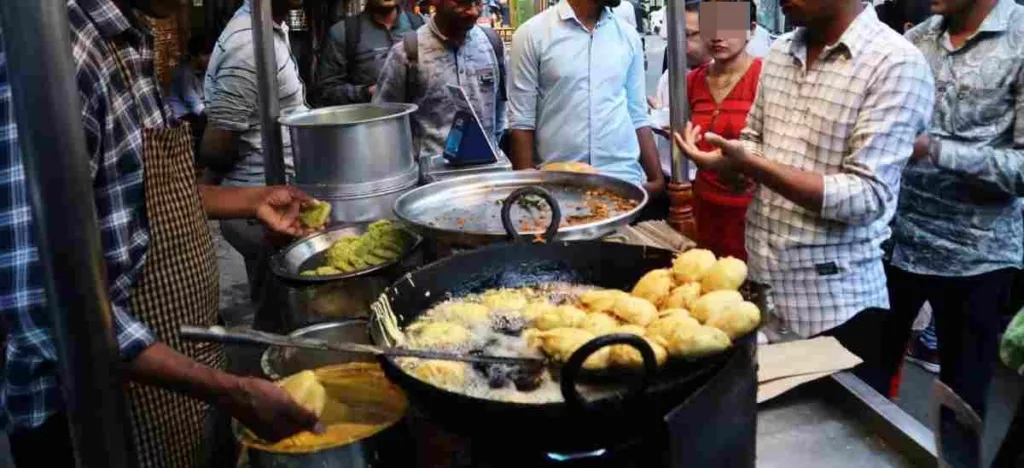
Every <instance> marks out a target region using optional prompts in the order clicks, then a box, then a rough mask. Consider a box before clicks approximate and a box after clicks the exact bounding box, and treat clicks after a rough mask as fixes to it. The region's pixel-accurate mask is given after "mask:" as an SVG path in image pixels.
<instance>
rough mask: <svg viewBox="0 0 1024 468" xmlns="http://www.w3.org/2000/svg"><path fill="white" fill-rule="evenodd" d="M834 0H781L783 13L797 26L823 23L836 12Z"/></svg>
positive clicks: (780, 4)
mask: <svg viewBox="0 0 1024 468" xmlns="http://www.w3.org/2000/svg"><path fill="white" fill-rule="evenodd" d="M835 3H836V2H835V1H834V0H780V1H779V6H780V7H781V8H782V14H784V15H786V18H789V20H790V21H791V22H792V23H793V25H795V26H807V25H809V24H815V23H821V22H822V21H824V20H827V19H829V18H831V17H832V16H833V15H834V14H835V9H836V6H835Z"/></svg>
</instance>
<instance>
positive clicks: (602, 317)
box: [580, 312, 619, 335]
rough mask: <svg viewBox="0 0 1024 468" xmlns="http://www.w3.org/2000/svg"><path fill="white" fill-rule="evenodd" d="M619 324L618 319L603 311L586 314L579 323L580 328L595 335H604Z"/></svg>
mask: <svg viewBox="0 0 1024 468" xmlns="http://www.w3.org/2000/svg"><path fill="white" fill-rule="evenodd" d="M618 326H619V321H618V320H617V319H616V318H615V317H612V316H611V315H608V314H606V313H604V312H594V313H591V314H587V318H586V319H585V320H583V323H582V324H580V328H582V329H584V330H586V331H588V332H590V333H593V334H595V335H606V334H608V333H611V332H612V331H613V330H615V328H616V327H618Z"/></svg>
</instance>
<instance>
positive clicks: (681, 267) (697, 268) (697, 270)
mask: <svg viewBox="0 0 1024 468" xmlns="http://www.w3.org/2000/svg"><path fill="white" fill-rule="evenodd" d="M715 261H716V258H715V254H713V253H711V251H710V250H705V249H690V250H687V251H686V252H683V253H681V254H679V255H677V256H676V258H675V260H673V261H672V275H673V276H674V277H675V279H676V282H677V283H679V284H682V283H689V282H692V281H700V280H701V279H702V278H704V273H706V272H707V271H708V270H709V269H711V267H712V266H714V265H715Z"/></svg>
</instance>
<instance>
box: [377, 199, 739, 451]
mask: <svg viewBox="0 0 1024 468" xmlns="http://www.w3.org/2000/svg"><path fill="white" fill-rule="evenodd" d="M553 211H557V210H553ZM673 255H674V253H673V252H670V251H667V250H661V249H654V248H647V247H642V246H634V245H625V244H614V243H605V242H599V241H581V242H548V243H546V244H535V243H518V244H511V245H499V246H491V247H486V248H482V249H479V250H475V251H470V252H465V253H460V254H456V255H454V256H452V257H449V258H447V259H445V260H442V261H439V262H436V263H434V264H431V265H429V266H426V267H424V268H422V269H419V270H417V271H415V272H412V273H410V274H407V275H405V276H404V277H403V278H401V279H399V280H398V281H397V282H396V283H395V284H393V285H392V286H391V287H389V288H387V289H386V290H385V291H384V293H383V294H382V295H381V297H380V299H378V301H377V302H375V303H374V304H373V305H372V306H371V309H372V310H373V313H372V315H371V320H370V334H371V341H373V342H374V343H375V344H378V345H384V344H387V343H389V342H390V337H389V332H388V331H387V330H388V329H389V327H388V326H387V323H388V322H389V321H390V320H391V319H392V318H393V319H394V320H395V321H396V322H397V325H398V326H399V327H404V326H406V325H408V324H409V323H410V322H412V321H413V320H415V319H416V318H417V317H419V316H420V315H421V314H423V313H424V312H425V311H427V310H428V309H430V308H431V307H432V306H433V305H435V304H437V303H438V302H441V301H444V300H446V299H448V298H450V297H460V296H464V295H467V294H472V293H479V292H483V291H485V290H488V289H494V288H516V287H523V286H531V285H537V284H542V283H547V282H553V281H562V282H571V283H579V284H588V285H594V286H599V287H604V288H616V289H624V290H629V289H630V288H632V286H633V285H634V284H635V283H636V281H637V280H639V279H640V277H641V276H642V275H643V274H644V273H646V272H648V271H650V270H652V269H655V268H664V267H666V266H668V265H670V264H671V261H672V258H673ZM752 336H753V333H751V334H748V335H747V336H745V337H742V338H741V339H739V340H737V342H736V344H735V346H734V347H733V348H732V349H730V350H728V351H726V352H724V353H721V354H719V355H716V356H712V357H709V358H705V359H701V360H697V361H670V362H669V363H668V364H667V365H666V366H665V367H663V368H662V369H660V370H655V367H654V365H653V353H652V352H651V349H650V347H649V346H647V344H646V342H644V341H643V340H642V339H638V338H637V337H633V336H630V335H609V336H606V337H600V338H596V339H595V340H593V341H591V342H590V343H588V344H587V345H586V346H584V347H582V348H581V349H580V350H578V351H577V352H576V353H575V354H574V355H573V356H572V357H571V358H570V359H569V361H568V362H567V363H566V365H565V366H564V367H563V368H562V370H561V387H562V392H563V396H564V397H565V402H564V403H562V402H559V403H546V404H521V403H509V402H499V401H493V400H485V399H481V398H475V397H470V396H467V395H464V394H460V393H455V392H451V391H448V390H444V389H442V388H439V387H436V386H433V385H431V384H428V383H426V382H423V381H421V380H419V379H417V378H415V377H413V376H412V375H410V374H408V373H407V372H405V371H404V370H403V369H401V368H400V367H399V366H398V365H397V364H396V362H395V361H394V360H393V359H390V358H382V359H381V366H382V367H383V369H384V372H385V374H386V375H387V376H388V378H389V379H390V380H391V381H392V382H395V383H396V384H397V385H399V386H400V387H401V388H402V389H403V390H405V392H406V394H407V396H408V397H409V399H410V402H411V403H412V404H413V405H414V406H416V407H418V408H419V409H420V410H421V411H423V412H424V413H426V414H427V416H428V417H430V418H431V419H432V420H435V421H438V422H440V423H441V424H442V425H444V426H446V427H448V428H449V429H451V430H454V431H456V432H458V433H462V434H474V435H475V434H487V435H488V436H489V437H492V438H497V439H501V438H503V437H507V438H508V439H509V441H510V442H514V443H515V444H519V445H520V446H522V445H526V446H543V447H545V448H546V449H549V450H556V449H557V450H565V451H582V450H592V449H595V448H600V447H604V446H607V444H609V443H615V442H616V441H620V440H625V438H627V437H636V435H637V434H638V433H640V431H642V430H644V428H645V427H648V426H649V425H650V421H652V420H657V418H659V417H661V416H663V415H664V414H665V413H666V412H668V411H669V410H670V409H671V408H673V407H675V406H677V405H679V404H680V403H682V402H683V401H684V400H685V399H686V398H687V397H688V396H690V395H692V394H693V393H694V392H695V391H696V390H698V389H700V388H701V387H702V386H703V385H704V384H705V383H706V382H707V381H708V380H709V379H710V378H711V377H713V376H714V375H715V374H716V373H717V371H718V369H720V368H721V367H722V366H723V364H724V363H725V362H726V361H727V360H728V359H729V358H730V356H732V354H733V353H735V352H736V351H737V348H744V349H746V348H748V347H750V346H753V342H754V340H753V338H752ZM616 343H624V344H630V345H632V346H635V347H636V348H637V349H639V350H640V351H641V353H642V355H644V356H645V360H646V361H647V362H646V364H647V365H646V366H645V367H646V371H645V372H644V373H643V374H642V375H640V376H624V377H622V379H623V380H625V381H629V382H631V384H630V385H629V386H628V389H624V390H623V391H621V392H616V393H614V394H613V395H610V396H607V397H603V398H601V399H598V400H592V401H588V400H587V399H586V398H584V397H582V396H581V395H579V394H578V393H577V392H576V386H575V382H577V381H578V379H579V378H581V376H580V372H579V370H580V367H581V364H582V362H583V361H584V360H585V358H586V357H587V356H588V355H589V354H590V353H592V352H594V351H596V350H597V349H599V348H601V347H604V346H608V345H610V344H616ZM514 447H515V445H513V446H511V447H510V448H514Z"/></svg>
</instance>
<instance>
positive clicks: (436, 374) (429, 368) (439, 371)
mask: <svg viewBox="0 0 1024 468" xmlns="http://www.w3.org/2000/svg"><path fill="white" fill-rule="evenodd" d="M408 361H412V362H411V367H412V369H411V370H410V371H409V372H410V373H411V374H412V375H414V376H416V378H418V379H420V380H422V381H424V382H428V383H430V384H433V385H436V386H438V387H441V388H447V389H449V390H455V391H458V390H459V389H461V388H462V387H463V386H464V385H465V384H466V365H465V364H463V363H461V362H452V361H438V360H432V359H431V360H420V359H409V360H407V365H408Z"/></svg>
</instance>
